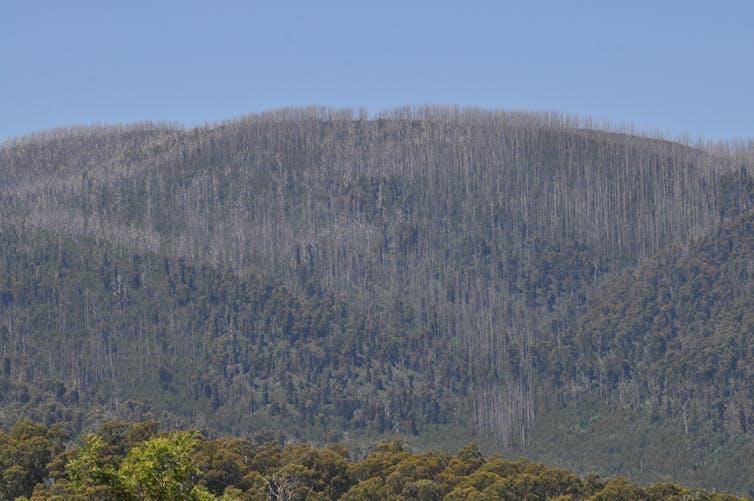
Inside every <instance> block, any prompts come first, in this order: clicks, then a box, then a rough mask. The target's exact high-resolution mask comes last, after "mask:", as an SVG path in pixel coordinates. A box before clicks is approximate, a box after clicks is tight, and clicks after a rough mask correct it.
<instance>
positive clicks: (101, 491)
mask: <svg viewBox="0 0 754 501" xmlns="http://www.w3.org/2000/svg"><path fill="white" fill-rule="evenodd" d="M150 427H151V423H150V424H149V426H147V428H150ZM116 429H117V430H124V431H126V432H125V434H126V435H129V434H130V435H131V436H138V435H139V433H135V432H137V431H138V430H139V429H144V426H143V425H140V424H129V423H104V424H103V425H102V426H101V427H100V430H101V431H100V432H98V433H96V434H87V435H84V437H83V438H82V444H81V445H80V446H77V447H74V448H73V449H72V450H71V451H68V452H63V453H61V454H60V455H59V457H58V459H62V460H63V461H64V462H65V468H64V469H65V472H66V473H65V475H64V476H63V477H58V478H50V479H48V481H47V482H45V483H44V484H42V483H39V484H37V486H36V487H35V488H34V491H33V493H31V498H30V499H31V500H35V501H45V500H62V499H67V500H76V501H79V500H82V501H83V500H95V499H101V500H106V499H107V500H128V501H130V500H136V499H140V500H170V499H176V500H177V499H189V500H195V501H209V500H213V499H217V500H224V501H231V500H233V501H241V500H266V499H288V500H328V499H344V500H364V499H374V500H384V499H394V500H402V499H417V500H425V501H433V500H442V499H445V500H460V499H463V500H465V499H490V500H493V499H510V500H519V499H532V500H545V499H559V500H563V501H565V500H571V501H573V500H603V499H610V500H613V499H631V500H637V499H644V500H647V501H664V500H668V501H671V500H672V501H676V500H681V499H697V500H700V501H704V500H716V501H735V500H737V499H742V498H735V497H733V496H729V495H723V494H713V493H709V492H707V491H703V490H700V489H693V490H691V489H687V488H684V487H681V486H678V485H675V484H655V485H650V486H647V487H641V486H638V485H636V484H633V483H631V482H629V481H627V480H625V479H624V478H620V477H619V478H615V479H613V480H611V481H609V482H607V481H603V480H601V479H600V478H599V477H597V476H595V475H588V476H586V477H585V478H581V477H579V476H578V475H574V474H572V473H569V472H567V471H565V470H563V469H560V468H550V467H546V466H544V465H543V464H541V463H533V462H530V461H528V460H518V461H509V460H503V459H500V458H499V457H496V456H492V457H489V458H485V457H484V455H482V454H481V453H480V452H479V449H478V447H477V446H476V444H469V445H468V446H466V447H463V448H462V449H460V450H459V451H458V452H457V453H456V454H455V455H453V456H451V455H450V454H447V453H441V452H426V453H423V454H415V453H412V452H410V451H409V450H407V448H406V446H405V444H403V443H402V442H401V441H393V442H383V443H380V444H378V445H377V446H376V447H375V448H374V450H373V451H372V452H371V453H369V455H368V456H367V457H365V458H363V459H361V460H356V461H352V460H349V459H348V452H347V451H346V450H345V449H344V448H343V447H342V446H340V445H336V444H331V445H328V446H327V447H325V448H322V449H315V448H313V447H310V446H308V445H304V444H289V445H287V446H285V447H282V448H281V447H280V446H279V445H277V444H274V443H270V442H268V443H265V444H255V443H253V442H251V441H250V440H247V439H238V438H233V439H231V438H221V439H215V440H207V439H204V438H202V437H201V436H200V435H199V434H198V433H197V432H196V431H175V432H158V433H156V434H146V435H144V434H142V437H141V438H138V439H136V440H134V441H132V442H129V443H128V444H127V445H126V446H125V448H123V449H119V452H117V453H115V454H110V455H109V456H108V459H107V460H106V459H105V456H106V455H108V454H109V453H110V452H113V451H115V449H113V448H112V442H113V441H112V437H113V433H112V432H113V430H116ZM108 448H110V449H109V452H108ZM225 467H227V468H228V470H229V471H228V472H227V475H224V474H223V471H222V469H223V468H225ZM15 471H16V470H15V469H9V470H8V472H7V473H8V476H12V475H14V472H15ZM24 493H26V494H29V493H30V489H27V490H26V491H24Z"/></svg>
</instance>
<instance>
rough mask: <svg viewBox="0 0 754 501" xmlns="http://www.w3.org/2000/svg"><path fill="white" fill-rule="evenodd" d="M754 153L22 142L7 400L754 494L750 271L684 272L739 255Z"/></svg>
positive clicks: (234, 139) (571, 141)
mask: <svg viewBox="0 0 754 501" xmlns="http://www.w3.org/2000/svg"><path fill="white" fill-rule="evenodd" d="M753 152H754V148H752V147H751V145H748V146H747V145H744V144H738V145H729V146H719V145H718V146H716V147H712V146H710V145H696V146H694V147H692V146H689V145H684V144H680V143H675V142H671V141H666V140H660V139H651V138H646V137H641V136H638V135H634V134H627V133H620V132H619V131H616V130H600V129H599V127H596V126H594V125H592V124H591V123H590V122H589V121H588V120H582V119H577V118H574V117H567V116H562V115H556V114H526V113H505V112H487V111H482V110H459V109H454V108H421V109H400V110H394V111H392V112H389V113H385V114H383V115H382V116H380V117H378V118H373V119H367V118H366V117H364V116H355V115H354V114H353V113H351V112H350V111H336V110H329V109H290V110H281V111H276V112H270V113H265V114H260V115H251V116H248V117H244V118H242V119H238V120H234V121H230V122H227V123H225V124H221V125H217V126H211V127H210V126H208V127H204V128H197V129H192V130H181V129H179V128H175V127H171V126H167V125H154V124H137V125H134V126H112V127H95V128H81V129H72V130H61V131H53V132H49V133H42V134H38V135H35V136H32V137H28V138H22V139H19V140H15V141H10V142H6V143H5V144H3V145H2V146H0V228H1V231H2V234H0V240H1V241H2V247H1V248H0V253H2V263H3V266H2V268H0V295H1V297H2V301H1V302H0V334H1V335H2V342H3V367H2V368H3V371H2V373H1V374H0V384H2V385H3V389H4V391H3V392H2V394H1V396H0V398H2V399H3V400H4V404H3V407H2V411H0V412H1V413H2V416H3V420H4V421H5V422H6V423H10V422H12V421H13V420H15V419H17V418H19V417H24V416H32V417H35V418H37V419H41V420H44V421H47V422H48V423H51V422H53V421H58V420H63V421H69V422H71V423H73V424H74V427H75V428H77V429H78V428H79V427H84V428H91V426H92V425H93V424H94V423H96V422H98V421H99V420H102V419H105V418H109V417H117V418H127V419H139V418H143V417H148V416H149V417H155V418H159V419H160V420H162V421H163V422H165V423H174V424H180V425H183V424H184V423H188V424H192V425H206V426H209V427H211V428H214V429H216V430H221V431H232V432H234V433H237V434H244V433H248V434H255V433H259V434H262V435H264V434H268V435H269V434H272V436H300V437H304V438H307V439H310V440H315V441H320V442H322V441H326V440H333V439H338V438H342V437H344V436H348V437H361V438H359V440H362V439H363V440H366V438H365V437H369V436H371V435H373V434H407V435H411V436H416V437H418V438H417V439H416V440H417V441H419V443H422V441H424V442H423V443H425V444H426V443H428V441H429V440H431V438H430V437H432V436H433V434H437V433H442V434H443V436H450V437H456V438H455V440H458V441H459V442H457V443H455V444H454V445H460V443H462V442H463V441H464V440H466V439H467V438H468V437H469V435H471V434H475V435H478V436H483V437H488V438H490V439H491V440H486V443H494V444H496V445H494V446H493V448H495V449H496V450H506V451H527V452H530V453H532V454H538V455H539V456H540V457H548V458H552V460H553V461H556V462H558V463H560V464H564V465H569V466H573V467H575V468H580V469H581V468H589V469H595V470H598V471H604V472H607V473H622V472H625V473H627V474H630V475H632V476H633V477H634V478H637V479H640V480H655V479H669V478H672V479H678V480H684V481H687V482H690V483H692V484H693V483H697V484H704V485H705V486H711V487H716V488H725V489H728V490H735V491H737V492H745V491H746V489H750V488H754V486H752V485H751V484H749V483H747V482H749V481H748V480H747V478H752V475H751V474H750V473H751V472H750V471H749V470H747V468H748V467H749V466H748V465H750V464H752V462H753V461H751V453H750V450H751V449H750V448H751V446H752V437H754V430H752V426H751V424H750V420H751V416H752V415H754V407H753V403H752V402H753V401H754V399H752V392H753V391H754V384H752V381H751V377H750V374H748V373H746V371H745V368H746V367H751V366H752V364H753V363H754V356H753V355H752V352H751V347H749V345H748V344H746V343H748V339H749V337H750V328H749V327H747V326H748V324H746V323H745V322H744V321H743V320H741V319H739V317H738V316H736V315H737V314H738V313H734V312H744V311H745V310H746V305H745V303H741V301H745V299H741V300H740V301H739V302H738V303H737V302H736V301H733V299H732V298H733V297H734V296H735V297H739V298H745V297H746V294H745V293H744V292H743V289H740V288H741V287H745V286H746V283H747V282H746V280H743V279H739V280H736V283H735V285H734V286H731V287H738V289H735V290H734V289H730V290H728V289H725V291H724V292H721V291H722V290H723V289H724V288H725V287H726V286H725V285H724V284H725V280H724V279H723V278H721V279H720V280H719V281H717V282H715V281H714V280H713V279H712V278H711V277H707V275H704V277H706V278H699V274H700V273H707V272H708V270H709V268H711V267H712V265H710V266H709V267H707V268H704V269H702V268H699V267H697V266H695V265H691V264H689V265H688V266H686V265H685V264H683V262H682V261H681V260H689V262H695V261H693V260H697V261H699V262H705V260H707V259H708V257H709V253H707V254H705V250H704V249H706V248H707V247H710V246H711V247H710V248H713V247H714V246H715V245H717V242H721V241H723V239H724V238H728V240H730V241H732V242H734V243H733V244H731V245H733V246H734V247H735V242H742V243H741V244H740V245H739V247H738V248H739V249H741V250H742V251H741V253H739V254H740V255H741V256H744V255H745V253H744V250H745V249H746V246H745V244H744V243H743V242H745V240H744V239H745V238H748V237H747V236H746V235H747V233H746V231H743V230H742V229H741V228H744V229H745V228H746V226H745V221H746V218H747V217H749V212H748V211H749V210H750V209H751V208H752V207H754V189H752V187H753V186H754V182H753V181H752V178H751V169H752V168H754V162H753V161H752V156H753ZM736 225H744V226H743V227H741V228H739V226H736ZM730 228H739V230H740V231H738V230H735V231H734V230H730ZM726 232H727V233H726ZM724 235H727V237H725V236H724ZM705 246H707V247H705ZM732 248H733V247H732ZM733 257H734V256H733V254H730V253H729V254H721V255H720V257H719V258H715V259H717V261H715V263H716V264H715V265H714V268H715V269H716V270H718V271H717V272H716V273H719V274H720V275H719V276H720V277H729V276H733V275H731V274H735V273H737V271H735V270H738V269H739V268H741V266H743V265H742V264H741V263H742V262H743V261H742V260H744V259H745V257H740V259H739V260H736V259H734V258H733ZM710 259H712V258H710ZM668 260H677V261H672V263H670V264H668V263H669V261H668ZM685 266H686V267H685ZM674 267H676V268H678V269H683V270H686V271H684V272H675V271H672V270H673V269H675V268H674ZM684 267H685V268H684ZM744 268H746V267H745V266H744ZM704 270H707V271H704ZM660 271H665V272H666V273H668V275H667V277H666V278H663V279H660V278H652V277H653V276H654V275H653V273H655V272H658V273H659V272H660ZM681 276H683V277H685V280H687V282H683V283H681V282H678V283H676V282H674V281H676V280H680V278H679V277H681ZM715 276H717V275H715ZM663 280H665V282H667V284H668V285H667V287H666V289H667V291H670V292H667V291H666V290H665V289H662V291H660V292H657V290H656V289H657V287H659V286H658V285H657V284H658V283H665V282H663ZM640 284H645V286H644V287H643V288H639V285H640ZM689 284H692V285H689ZM632 287H633V288H632ZM680 291H684V292H680ZM642 294H645V295H647V296H646V297H645V296H643V295H642ZM663 294H665V295H663ZM666 296H667V297H666ZM712 304H714V305H715V306H714V309H711V310H709V311H708V313H703V312H704V311H705V310H703V309H701V308H702V306H703V305H712ZM742 305H743V306H742ZM710 308H711V306H710ZM700 309H701V310H700ZM700 311H701V312H700ZM692 312H693V314H692ZM705 315H706V316H705ZM723 318H725V319H728V320H730V321H731V322H734V323H733V324H731V325H732V327H731V328H730V329H727V328H725V329H723V328H722V327H720V324H719V320H720V319H723ZM736 322H738V323H736ZM720 329H722V330H720ZM747 329H748V330H747ZM718 330H719V332H718ZM733 331H735V332H736V334H735V335H734V334H732V332H733ZM710 332H711V333H710ZM723 333H724V334H723ZM731 340H733V341H731ZM718 341H720V342H718ZM731 343H733V344H734V345H735V347H734V348H730V350H732V352H731V353H733V355H731V356H732V357H733V358H734V359H735V364H734V365H733V366H731V365H730V364H731V363H732V362H730V359H731V356H729V355H730V354H724V353H723V352H724V351H725V350H724V349H723V346H733V345H732V344H731ZM705 350H706V351H705ZM730 350H728V351H730ZM726 353H727V352H726ZM726 364H727V365H726ZM579 430H581V432H583V433H581V432H579V433H575V431H579ZM636 433H640V434H641V436H642V437H648V438H647V440H648V441H649V443H652V444H660V443H673V444H676V445H679V444H686V445H685V447H686V448H685V449H680V448H679V447H680V445H679V447H676V448H673V449H667V450H666V449H665V448H663V447H654V446H651V445H647V444H644V445H641V444H642V442H641V441H637V440H632V438H635V437H634V435H635V434H636ZM608 444H610V445H608ZM587 450H592V451H594V454H591V455H590V454H589V453H587V452H585V451H587ZM747 451H749V452H747ZM747 454H748V456H747ZM726 458H727V459H726ZM731 458H735V459H731ZM723 470H724V471H725V474H722V473H720V474H717V473H714V472H717V471H723ZM700 472H702V473H700ZM705 472H706V473H705Z"/></svg>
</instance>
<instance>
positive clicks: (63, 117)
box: [0, 0, 754, 141]
mask: <svg viewBox="0 0 754 501" xmlns="http://www.w3.org/2000/svg"><path fill="white" fill-rule="evenodd" d="M753 26H754V2H751V1H748V0H740V1H725V0H721V1H717V2H711V1H703V2H702V1H670V0H667V1H660V0H655V1H643V0H642V1H630V2H628V1H608V0H602V1H596V0H595V1H579V0H569V1H536V0H531V1H524V0H521V1H519V2H506V1H473V0H466V1H463V2H461V1H460V0H459V1H455V2H444V1H432V2H424V1H415V2H411V1H409V0H403V1H389V0H381V1H379V2H361V1H357V0H350V1H327V0H319V1H299V2H293V1H281V0H278V1H266V2H261V1H258V2H257V1H251V0H249V1H222V0H218V1H209V0H206V1H202V2H198V1H190V0H184V1H157V0H151V1H142V0H129V1H127V2H126V1H122V2H115V1H103V0H97V1H78V0H67V1H57V0H55V1H42V0H3V1H2V2H1V3H0V141H2V140H4V139H7V138H9V137H14V136H19V135H23V134H27V133H30V132H34V131H37V130H41V129H49V128H55V127H61V126H69V125H88V124H92V123H127V122H134V121H140V120H155V121H175V122H179V123H181V124H183V125H185V126H187V127H191V126H194V125H198V124H203V123H205V122H216V121H220V120H223V119H228V118H233V117H236V116H239V115H243V114H246V113H250V112H255V111H262V110H268V109H273V108H279V107H284V106H298V105H328V106H335V107H353V108H359V107H366V108H367V109H368V110H369V111H370V112H371V113H376V112H379V111H381V110H383V109H386V108H390V107H393V106H398V105H407V104H408V105H410V104H427V103H432V104H457V105H470V106H481V107H486V108H494V109H506V110H511V109H514V110H522V109H523V110H548V111H562V112H566V113H577V114H581V115H589V116H592V117H594V118H596V119H599V120H611V121H614V122H618V123H622V122H629V123H633V124H635V125H637V126H638V127H640V128H644V129H647V130H650V131H655V130H658V131H660V132H663V133H666V134H668V135H671V136H678V135H681V134H684V133H689V134H690V135H691V136H692V137H697V136H702V137H704V138H707V139H711V140H717V139H734V138H748V137H754V97H753V95H752V90H753V89H754V27H753Z"/></svg>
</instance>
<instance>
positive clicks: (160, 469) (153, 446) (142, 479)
mask: <svg viewBox="0 0 754 501" xmlns="http://www.w3.org/2000/svg"><path fill="white" fill-rule="evenodd" d="M197 442H198V435H197V433H195V432H178V433H174V434H171V435H167V436H157V437H153V438H151V439H149V440H147V441H146V442H144V443H143V444H140V445H137V446H136V447H134V448H133V449H131V451H130V452H129V453H128V455H127V456H126V459H125V460H124V461H123V464H122V465H121V468H120V471H119V474H118V477H119V478H118V480H119V481H120V482H122V484H123V486H124V487H125V488H126V490H127V492H129V493H130V494H132V495H134V496H135V497H136V498H137V499H144V500H155V501H156V500H160V501H164V500H172V499H176V500H178V499H195V500H205V499H214V496H213V495H211V494H209V493H208V492H207V491H206V489H204V488H203V487H201V486H198V485H196V479H197V475H198V473H199V469H198V468H197V466H196V464H195V463H194V461H193V459H192V457H191V454H192V452H193V450H194V447H195V446H196V444H197Z"/></svg>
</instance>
